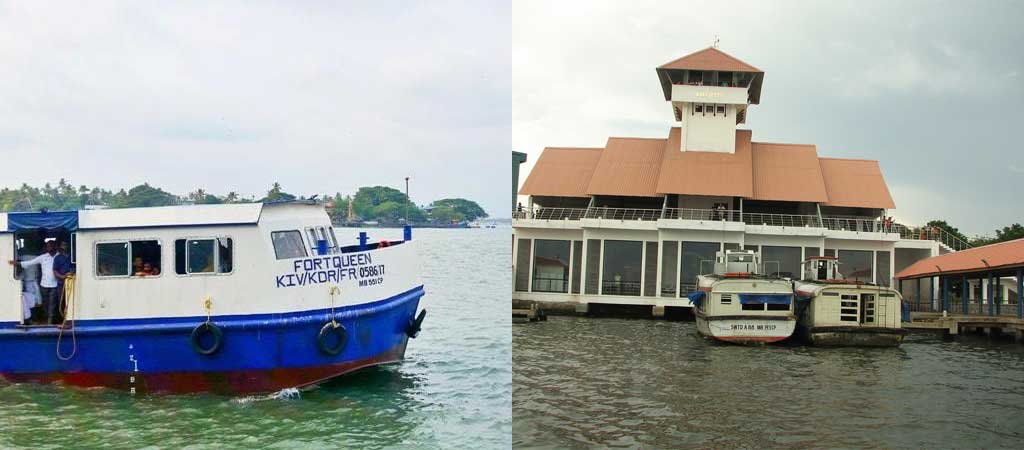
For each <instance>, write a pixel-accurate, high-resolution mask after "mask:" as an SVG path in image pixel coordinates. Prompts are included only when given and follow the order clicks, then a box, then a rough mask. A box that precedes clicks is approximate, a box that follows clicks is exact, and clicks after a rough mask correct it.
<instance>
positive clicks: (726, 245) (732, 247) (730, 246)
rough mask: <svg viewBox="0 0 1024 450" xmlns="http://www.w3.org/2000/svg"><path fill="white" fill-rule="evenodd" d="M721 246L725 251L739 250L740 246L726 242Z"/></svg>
mask: <svg viewBox="0 0 1024 450" xmlns="http://www.w3.org/2000/svg"><path fill="white" fill-rule="evenodd" d="M722 245H723V248H724V249H725V250H739V249H740V244H738V243H736V242H726V243H724V244H722Z"/></svg>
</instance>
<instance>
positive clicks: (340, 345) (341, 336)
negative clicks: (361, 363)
mask: <svg viewBox="0 0 1024 450" xmlns="http://www.w3.org/2000/svg"><path fill="white" fill-rule="evenodd" d="M332 334H333V335H337V336H338V338H337V339H338V342H337V344H336V345H334V346H333V347H332V346H330V345H329V344H328V342H329V341H330V337H331V335H332ZM347 343H348V330H346V329H345V326H344V325H342V324H340V323H338V322H335V321H330V322H327V323H325V324H324V326H323V327H322V328H320V334H318V335H317V336H316V346H317V348H319V349H320V351H321V352H323V353H324V354H327V355H330V356H338V354H340V353H341V351H342V350H344V349H345V344H347Z"/></svg>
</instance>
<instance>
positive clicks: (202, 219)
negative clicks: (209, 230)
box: [0, 203, 319, 233]
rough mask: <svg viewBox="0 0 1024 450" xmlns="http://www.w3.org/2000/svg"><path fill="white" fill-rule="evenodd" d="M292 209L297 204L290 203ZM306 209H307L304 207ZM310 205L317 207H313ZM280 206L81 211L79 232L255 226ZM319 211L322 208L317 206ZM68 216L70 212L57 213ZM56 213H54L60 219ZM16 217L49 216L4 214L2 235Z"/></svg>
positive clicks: (211, 206) (257, 205) (1, 217)
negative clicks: (13, 216) (264, 214)
mask: <svg viewBox="0 0 1024 450" xmlns="http://www.w3.org/2000/svg"><path fill="white" fill-rule="evenodd" d="M288 204H289V205H292V204H296V203H288ZM303 205H307V204H305V203H303ZM308 205H313V204H312V203H309V204H308ZM276 206H277V204H262V203H235V204H226V205H225V204H222V205H182V206H157V207H148V208H117V209H97V210H81V211H78V212H77V213H78V229H79V230H103V229H117V228H151V227H185V226H204V225H206V226H209V225H250V224H251V225H254V224H256V223H257V222H259V220H260V216H261V214H262V213H263V209H264V208H273V207H276ZM317 207H319V205H317ZM55 213H56V214H67V213H66V212H55ZM55 213H50V214H53V215H56V214H55ZM12 215H21V216H33V215H34V216H38V217H45V216H46V213H0V233H10V232H13V231H16V230H14V229H11V227H12V226H15V227H16V225H15V224H13V223H12V222H11V221H10V220H9V217H10V216H12Z"/></svg>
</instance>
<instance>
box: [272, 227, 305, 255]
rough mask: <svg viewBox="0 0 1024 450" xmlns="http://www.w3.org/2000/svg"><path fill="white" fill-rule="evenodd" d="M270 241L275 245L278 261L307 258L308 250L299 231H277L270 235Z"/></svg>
mask: <svg viewBox="0 0 1024 450" xmlns="http://www.w3.org/2000/svg"><path fill="white" fill-rule="evenodd" d="M270 239H271V241H273V243H274V254H275V255H276V256H277V259H293V258H305V257H306V248H305V246H303V245H302V235H301V234H300V233H299V232H298V231H295V230H292V231H275V232H273V233H270Z"/></svg>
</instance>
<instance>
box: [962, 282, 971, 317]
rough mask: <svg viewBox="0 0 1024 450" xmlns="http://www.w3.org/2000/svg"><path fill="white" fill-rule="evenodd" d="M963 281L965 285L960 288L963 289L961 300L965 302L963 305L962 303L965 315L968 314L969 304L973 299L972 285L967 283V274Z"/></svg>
mask: <svg viewBox="0 0 1024 450" xmlns="http://www.w3.org/2000/svg"><path fill="white" fill-rule="evenodd" d="M963 283H964V284H963V287H962V288H960V290H961V293H960V297H963V298H962V299H961V301H962V303H963V305H961V309H963V311H964V315H965V316H966V315H967V304H968V303H969V302H970V301H971V285H969V284H967V275H964V276H963Z"/></svg>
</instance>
